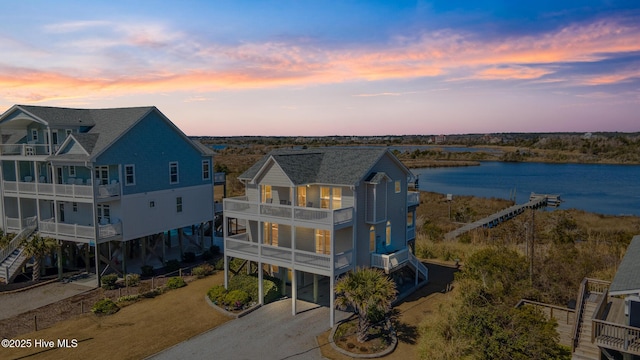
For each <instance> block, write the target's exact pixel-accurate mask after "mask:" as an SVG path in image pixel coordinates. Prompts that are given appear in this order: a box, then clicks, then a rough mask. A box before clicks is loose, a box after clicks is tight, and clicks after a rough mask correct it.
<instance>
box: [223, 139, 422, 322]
mask: <svg viewBox="0 0 640 360" xmlns="http://www.w3.org/2000/svg"><path fill="white" fill-rule="evenodd" d="M412 177H413V175H412V174H411V172H410V171H409V170H408V169H407V168H406V167H405V166H404V165H403V164H402V163H401V162H400V161H399V160H398V159H397V158H396V157H395V156H394V155H393V154H392V153H391V152H389V151H388V150H387V149H386V148H317V149H305V150H291V149H286V150H285V149H281V150H275V151H273V152H271V153H270V154H268V155H267V156H265V157H264V158H263V159H261V160H260V161H258V162H257V163H256V164H254V165H253V166H252V167H251V168H250V169H249V170H247V171H246V172H245V173H243V174H242V175H240V176H239V178H238V179H239V180H240V181H241V182H243V183H244V185H245V195H244V196H242V197H235V198H227V199H224V254H225V285H226V281H227V280H228V271H229V268H228V260H229V258H240V259H244V260H248V261H251V262H255V263H257V265H258V266H257V268H258V269H262V271H258V277H259V278H260V279H261V278H262V276H263V273H264V272H266V273H268V274H270V275H272V276H276V277H279V278H280V279H284V281H287V282H290V284H291V297H292V313H293V314H294V315H295V313H296V308H295V300H296V298H297V294H296V292H297V291H298V289H299V288H302V287H305V286H310V287H311V286H312V287H313V294H314V295H313V299H314V301H316V300H317V298H318V296H319V294H318V292H319V291H318V283H319V282H320V281H324V282H325V283H326V282H328V285H329V288H328V290H327V291H328V292H329V293H328V294H322V295H320V296H323V295H329V301H330V302H329V305H330V308H331V309H333V307H334V303H333V302H334V292H333V288H334V283H335V280H336V278H337V277H338V276H340V275H341V274H343V273H345V272H347V271H349V270H355V269H356V268H357V267H377V268H381V269H384V270H385V271H386V272H387V273H392V272H394V271H396V270H398V269H400V268H403V267H405V265H411V266H410V267H409V268H411V269H413V271H414V273H415V283H416V284H417V283H418V282H419V280H424V281H426V280H427V276H428V275H427V269H426V268H425V267H424V265H422V264H421V263H420V262H419V261H418V260H417V259H416V258H415V257H414V256H413V254H412V253H411V251H410V247H411V246H412V244H413V243H414V241H415V212H416V207H417V206H418V204H419V194H418V193H417V192H410V191H408V190H407V186H408V184H409V183H410V181H411V178H412ZM327 280H328V281H327ZM258 283H259V284H260V287H261V286H262V281H259V282H258ZM260 294H261V295H260V298H262V289H260ZM330 322H331V326H333V324H334V314H333V311H332V312H331V319H330Z"/></svg>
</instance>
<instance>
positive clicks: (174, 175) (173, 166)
mask: <svg viewBox="0 0 640 360" xmlns="http://www.w3.org/2000/svg"><path fill="white" fill-rule="evenodd" d="M179 180H180V178H179V174H178V162H177V161H174V162H170V163H169V184H177V183H178V182H179Z"/></svg>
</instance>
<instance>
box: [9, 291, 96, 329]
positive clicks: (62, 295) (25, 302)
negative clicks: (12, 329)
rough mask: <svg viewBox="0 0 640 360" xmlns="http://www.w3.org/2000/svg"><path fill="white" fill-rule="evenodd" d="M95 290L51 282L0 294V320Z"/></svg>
mask: <svg viewBox="0 0 640 360" xmlns="http://www.w3.org/2000/svg"><path fill="white" fill-rule="evenodd" d="M94 288H95V285H94V286H93V287H91V286H87V285H80V284H78V283H76V282H70V283H66V284H65V283H61V282H53V283H50V284H47V285H42V286H38V287H35V288H33V289H29V290H25V291H19V292H15V293H12V294H0V320H3V319H8V318H10V317H13V316H16V315H19V314H22V313H24V312H27V311H29V310H33V309H37V308H39V307H42V306H45V305H49V304H52V303H55V302H57V301H59V300H62V299H66V298H69V297H72V296H74V295H77V294H81V293H83V292H85V291H89V290H92V289H94Z"/></svg>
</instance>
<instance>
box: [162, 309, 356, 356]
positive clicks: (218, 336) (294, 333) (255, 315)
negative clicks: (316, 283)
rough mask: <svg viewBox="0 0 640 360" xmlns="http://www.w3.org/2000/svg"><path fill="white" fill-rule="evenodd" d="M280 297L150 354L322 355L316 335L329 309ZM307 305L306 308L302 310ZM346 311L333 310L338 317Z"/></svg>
mask: <svg viewBox="0 0 640 360" xmlns="http://www.w3.org/2000/svg"><path fill="white" fill-rule="evenodd" d="M297 304H298V309H297V310H298V314H297V315H296V316H292V315H291V300H290V299H287V300H280V301H277V302H274V303H271V304H268V305H266V306H263V307H262V308H260V309H258V310H256V311H254V312H252V313H251V314H249V315H247V316H245V317H242V318H239V319H236V320H232V321H229V322H226V323H225V324H223V325H222V326H219V327H217V328H215V329H213V330H211V331H208V332H206V333H204V334H201V335H198V336H196V337H194V338H192V339H190V340H187V341H185V342H182V343H180V344H178V345H176V346H174V347H172V348H169V349H167V350H165V351H163V352H161V353H159V354H156V355H154V356H153V357H151V358H152V359H153V360H164V359H167V360H169V359H305V360H307V359H322V355H321V354H320V349H319V348H318V344H317V342H316V336H318V335H320V334H321V333H323V332H325V331H327V330H329V309H328V308H326V307H318V306H317V305H315V304H310V303H305V302H302V301H298V303H297ZM305 309H306V310H305ZM348 315H349V314H347V313H342V312H339V311H336V319H337V320H341V319H344V318H346V317H347V316H348Z"/></svg>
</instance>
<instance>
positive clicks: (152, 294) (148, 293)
mask: <svg viewBox="0 0 640 360" xmlns="http://www.w3.org/2000/svg"><path fill="white" fill-rule="evenodd" d="M160 294H162V290H160V289H151V290H149V291H145V292H143V293H142V294H141V296H142V297H145V298H147V299H152V298H154V297H156V296H158V295H160Z"/></svg>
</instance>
